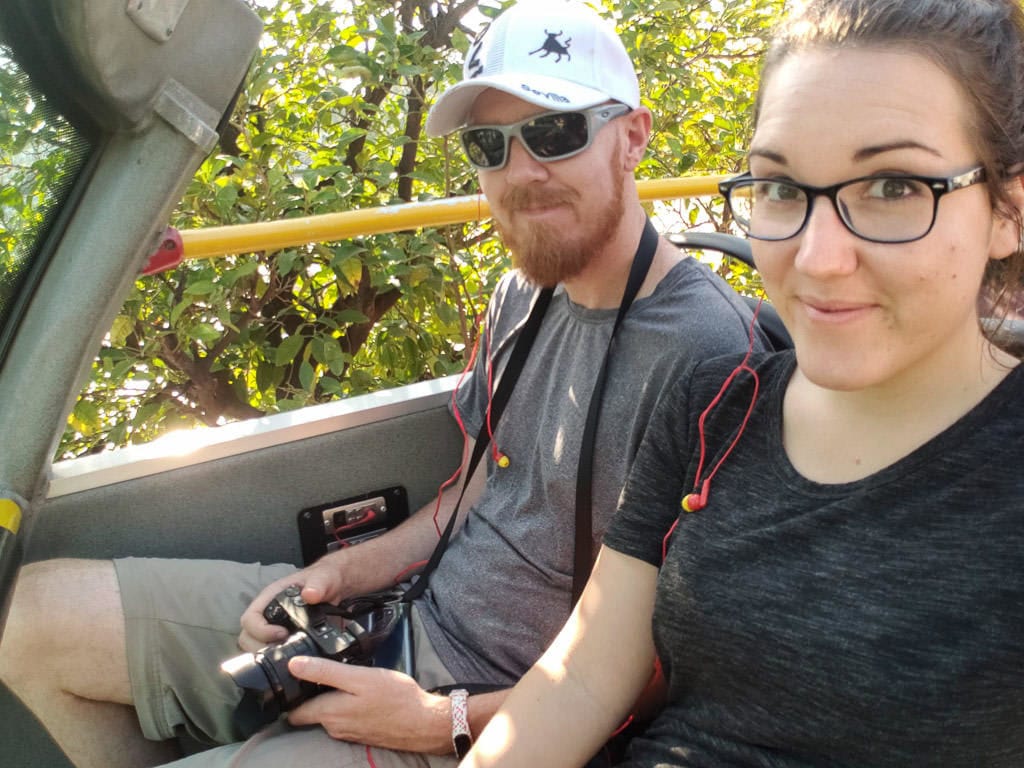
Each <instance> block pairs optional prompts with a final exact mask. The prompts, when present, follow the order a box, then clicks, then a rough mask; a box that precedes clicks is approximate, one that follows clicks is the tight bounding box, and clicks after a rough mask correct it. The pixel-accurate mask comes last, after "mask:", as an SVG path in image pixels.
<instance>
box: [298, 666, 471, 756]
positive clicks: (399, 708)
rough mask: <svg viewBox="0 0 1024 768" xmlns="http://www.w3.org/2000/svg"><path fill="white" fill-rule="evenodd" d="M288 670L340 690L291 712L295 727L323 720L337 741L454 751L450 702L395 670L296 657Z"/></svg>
mask: <svg viewBox="0 0 1024 768" xmlns="http://www.w3.org/2000/svg"><path fill="white" fill-rule="evenodd" d="M288 669H289V671H290V672H291V673H292V674H293V675H294V676H295V677H298V678H301V679H302V680H308V681H310V682H314V683H319V684H321V685H326V686H329V687H331V688H335V689H336V690H334V691H329V692H327V693H322V694H320V695H319V696H314V697H313V698H312V699H309V700H308V701H305V702H303V703H302V704H301V705H300V706H299V707H297V708H296V709H294V710H292V711H291V712H290V713H289V714H288V722H290V723H291V724H292V725H316V724H320V725H322V726H323V727H324V730H326V731H327V733H328V735H329V736H331V737H332V738H335V739H341V740H344V741H351V742H353V743H356V744H367V745H369V746H372V747H383V748H386V749H397V750H405V751H409V752H425V753H429V754H434V755H445V754H450V753H451V752H452V738H451V734H452V721H451V703H450V702H449V701H448V697H447V696H438V695H435V694H432V693H427V692H426V691H425V690H423V689H422V688H420V686H419V684H418V683H417V682H416V681H415V680H413V679H412V678H411V677H409V676H408V675H405V674H402V673H401V672H395V671H393V670H390V669H380V668H377V667H361V666H358V665H355V664H342V663H340V662H337V661H331V660H329V659H321V658H313V657H310V656H297V657H295V658H294V659H292V660H291V661H289V662H288Z"/></svg>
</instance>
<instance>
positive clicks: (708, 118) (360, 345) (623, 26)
mask: <svg viewBox="0 0 1024 768" xmlns="http://www.w3.org/2000/svg"><path fill="white" fill-rule="evenodd" d="M782 4H783V0H753V1H752V0H743V1H741V0H715V1H713V2H703V1H701V0H665V1H663V2H655V3H649V2H646V0H645V1H644V2H640V0H624V2H622V3H621V4H619V5H617V6H614V7H613V6H612V5H611V4H608V5H607V6H606V7H603V8H601V10H602V12H603V13H606V14H607V15H608V16H609V17H610V18H614V19H615V20H616V22H617V23H618V25H619V27H620V30H621V32H622V35H623V38H624V41H625V43H626V46H627V48H628V49H629V50H632V51H636V52H637V54H636V62H637V67H638V70H639V71H640V73H641V77H642V89H643V92H644V94H645V98H646V103H647V104H648V106H650V107H651V109H652V111H653V112H654V114H655V123H654V136H653V138H652V142H651V148H650V151H649V153H648V157H647V159H646V160H645V161H644V163H643V165H642V167H641V169H640V176H641V177H647V178H661V177H666V176H679V175H696V174H704V173H721V172H730V171H733V170H735V169H737V168H738V167H739V165H740V163H741V158H742V152H743V148H744V146H745V144H746V139H747V135H748V133H749V130H750V122H749V121H750V111H751V109H750V108H751V99H752V92H753V87H754V82H755V79H756V70H757V57H758V54H759V52H760V49H761V40H762V39H763V38H764V37H766V29H767V27H768V26H769V25H770V24H771V23H772V21H773V20H774V19H775V18H776V16H777V15H778V14H779V12H780V10H781V7H782ZM502 5H504V4H502ZM500 7H501V5H497V4H493V3H492V4H488V5H486V6H480V7H479V8H476V4H475V3H474V2H472V0H470V2H467V3H463V4H459V3H456V2H438V3H432V4H426V3H418V2H414V1H413V0H393V1H392V2H389V3H383V2H380V1H379V0H367V2H362V3H351V4H349V3H341V2H333V1H331V0H280V2H275V3H260V4H259V5H258V6H257V10H258V11H259V12H260V13H261V15H262V16H263V18H264V22H265V35H264V43H263V46H262V51H261V54H260V56H259V57H258V59H257V61H256V62H255V63H254V66H253V68H252V72H251V73H250V76H249V78H248V81H247V83H246V86H245V88H244V91H243V93H242V95H241V98H240V99H239V103H238V106H237V108H236V110H235V112H234V114H233V117H232V120H231V122H230V125H229V127H228V130H227V131H226V132H225V134H224V136H223V137H222V140H221V142H220V146H219V147H218V149H217V151H216V152H215V153H214V154H213V155H212V156H211V157H210V158H209V159H208V160H207V161H206V162H205V163H204V164H203V166H202V167H201V168H200V169H199V171H198V173H197V174H196V176H195V179H194V181H193V183H192V184H191V186H190V187H189V189H188V192H187V194H186V195H185V198H184V199H183V201H182V202H181V204H180V206H179V207H178V212H177V214H176V215H175V217H174V220H173V221H172V222H171V223H172V224H173V225H175V226H177V227H178V228H180V229H194V228H200V227H208V226H215V225H225V224H238V223H244V222H255V221H274V220H280V219H287V218H291V217H297V216H310V215H317V214H322V213H330V212H337V211H347V210H354V209H360V208H370V207H378V206H382V205H388V204H393V203H401V202H411V201H415V200H419V199H430V198H437V197H444V196H449V195H461V194H467V193H470V192H474V191H475V189H476V179H475V175H474V174H473V173H472V172H471V170H470V168H469V167H468V165H467V164H466V163H465V161H464V160H463V159H462V157H461V155H460V154H458V151H457V149H456V143H455V142H453V141H451V140H448V141H445V140H432V139H431V140H428V139H426V138H425V137H423V136H422V135H421V131H422V124H423V119H424V117H425V114H426V107H427V106H428V105H429V103H431V102H432V101H433V99H434V98H436V95H437V94H438V93H439V92H440V91H441V90H442V89H443V88H444V87H445V86H446V85H448V84H450V83H452V82H454V81H456V80H457V79H458V78H459V77H460V76H461V62H462V55H463V53H464V51H465V50H466V48H467V47H468V44H469V41H470V40H471V38H472V35H473V34H474V33H475V31H476V29H477V28H478V26H479V24H480V20H481V19H482V18H484V17H486V16H492V15H494V13H495V12H497V10H499V9H500ZM598 7H600V6H598ZM668 212H669V216H670V218H671V217H673V216H674V217H677V219H678V224H674V223H673V224H672V226H673V227H676V228H678V229H685V228H688V227H692V226H695V225H700V226H702V227H704V228H724V227H726V226H727V222H724V221H722V206H721V201H720V200H710V199H709V200H701V201H691V202H687V203H682V204H680V206H679V207H678V208H676V209H674V210H673V209H668ZM507 266H508V258H507V254H506V253H505V251H504V249H503V247H502V245H501V243H500V242H499V240H498V239H497V238H495V237H492V232H491V229H490V224H489V223H487V222H483V223H473V224H468V225H466V226H462V227H447V228H444V229H438V230H424V231H408V232H400V233H395V234H389V235H378V236H367V237H362V238H357V239H353V240H350V241H345V242H337V243H317V244H311V245H308V246H303V247H299V248H289V249H285V250H281V251H262V252H257V253H252V254H245V255H241V256H232V257H225V258H220V259H216V260H210V261H201V262H200V261H192V262H187V263H186V264H185V265H184V266H182V267H180V268H178V269H177V270H175V271H173V272H168V273H164V274H162V275H157V276H153V277H146V278H140V279H139V280H138V281H137V282H136V287H135V290H134V291H133V293H132V294H131V296H130V297H129V299H128V301H127V302H126V304H125V306H124V309H123V311H122V313H121V315H120V316H119V317H118V319H117V322H116V323H115V324H114V327H113V328H112V329H111V332H110V334H109V335H108V338H107V340H106V342H105V343H104V346H103V348H102V349H101V350H100V353H99V355H98V356H97V358H96V361H95V363H94V365H93V376H92V380H91V382H90V384H89V386H88V387H87V388H86V390H85V391H83V393H82V394H81V395H80V398H79V401H78V403H77V405H76V407H75V410H74V413H73V415H72V418H71V420H70V421H69V425H68V429H67V430H66V433H65V436H64V440H63V442H62V444H61V447H60V454H61V455H63V456H75V455H81V454H83V453H87V452H91V451H95V450H101V449H103V448H105V447H108V446H114V445H124V444H127V443H135V442H140V441H144V440H148V439H151V438H152V437H154V436H156V435H158V434H160V433H163V432H165V431H167V430H169V429H172V428H176V427H179V426H189V425H195V424H218V423H223V422H224V421H227V420H232V419H238V418H246V417H251V416H257V415H262V414H266V413H272V412H277V411H284V410H289V409H293V408H297V407H301V406H304V405H307V404H311V403H316V402H324V401H327V400H330V399H333V398H337V397H345V396H350V395H355V394H360V393H364V392H369V391H373V390H376V389H380V388H383V387H391V386H396V385H399V384H403V383H408V382H412V381H416V380H421V379H427V378H431V377H436V376H443V375H446V374H449V373H453V372H456V371H458V370H460V369H461V368H462V366H463V365H464V364H465V360H466V358H467V356H468V353H469V350H470V349H471V347H472V345H473V343H474V341H475V338H476V333H477V317H478V316H479V315H480V314H481V313H482V311H483V309H484V307H485V304H486V300H487V297H488V296H489V295H490V292H491V290H492V288H493V286H494V285H495V283H496V281H497V279H498V277H499V276H500V275H501V273H502V272H503V271H504V270H505V269H506V268H507ZM723 269H728V267H723ZM734 279H736V280H737V281H743V280H749V275H745V273H737V276H736V277H735V278H734ZM755 288H756V286H755Z"/></svg>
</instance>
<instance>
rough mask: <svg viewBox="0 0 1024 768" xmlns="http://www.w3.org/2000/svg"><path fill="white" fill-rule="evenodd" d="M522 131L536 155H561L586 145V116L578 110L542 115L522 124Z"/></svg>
mask: <svg viewBox="0 0 1024 768" xmlns="http://www.w3.org/2000/svg"><path fill="white" fill-rule="evenodd" d="M522 133H523V141H525V142H526V144H527V146H529V148H530V150H531V151H532V152H533V153H534V154H535V155H537V157H544V158H556V157H561V156H562V155H568V154H571V153H573V152H578V151H579V150H581V149H583V148H584V147H585V146H587V116H586V115H584V114H582V113H580V112H564V113H561V114H557V115H542V116H541V117H538V118H537V119H536V120H531V121H530V122H528V123H526V124H525V125H523V129H522Z"/></svg>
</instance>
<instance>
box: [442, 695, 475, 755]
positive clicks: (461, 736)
mask: <svg viewBox="0 0 1024 768" xmlns="http://www.w3.org/2000/svg"><path fill="white" fill-rule="evenodd" d="M448 699H449V700H450V701H451V703H452V744H453V745H454V746H455V756H456V757H458V758H459V759H460V760H461V759H462V758H464V757H465V756H466V755H467V754H469V748H470V747H472V746H473V734H472V733H470V731H469V692H468V691H467V690H466V689H465V688H456V689H455V690H453V691H452V692H451V693H449V694H448Z"/></svg>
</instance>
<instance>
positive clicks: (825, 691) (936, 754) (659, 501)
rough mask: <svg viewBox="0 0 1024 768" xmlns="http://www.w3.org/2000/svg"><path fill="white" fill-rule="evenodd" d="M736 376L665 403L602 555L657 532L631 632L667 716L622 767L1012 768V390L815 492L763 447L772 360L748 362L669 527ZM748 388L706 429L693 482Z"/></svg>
mask: <svg viewBox="0 0 1024 768" xmlns="http://www.w3.org/2000/svg"><path fill="white" fill-rule="evenodd" d="M736 362H737V361H736V360H732V359H730V360H725V361H717V360H716V361H711V362H710V363H707V364H703V365H701V366H700V367H699V368H698V369H697V372H696V374H695V375H694V376H693V377H692V378H690V379H688V380H687V379H683V380H682V381H681V382H680V383H679V385H678V386H676V387H675V388H674V389H673V391H672V392H670V393H667V395H666V397H665V398H664V399H663V400H662V402H661V403H660V404H659V406H658V410H657V412H656V413H655V415H654V416H653V417H652V419H651V428H650V430H649V431H648V433H647V435H646V436H645V438H644V441H643V444H642V446H641V448H640V450H639V452H638V454H637V458H636V461H635V463H634V466H633V471H632V472H631V474H630V477H629V481H628V482H627V485H626V488H625V490H624V493H623V501H622V506H621V508H620V511H619V513H618V515H617V517H616V519H615V521H614V524H613V525H612V527H611V529H610V530H609V532H608V535H607V538H606V541H605V543H606V544H607V545H608V546H610V547H613V548H614V549H616V550H618V551H620V552H624V553H626V554H630V555H632V556H635V557H638V558H641V559H644V560H646V561H648V562H650V563H653V564H656V565H658V564H661V559H662V543H663V539H664V536H665V533H666V531H667V530H668V529H669V527H670V526H671V524H672V523H673V522H674V521H675V520H676V519H677V518H678V520H679V523H678V526H677V528H676V530H675V531H674V532H673V533H672V536H671V538H670V539H669V549H668V553H667V557H666V559H665V562H664V565H662V566H661V571H660V573H659V578H658V591H657V600H656V606H655V612H654V624H653V626H654V633H655V642H656V644H657V647H658V653H659V656H660V658H661V660H662V663H663V667H664V671H665V674H666V678H667V680H668V683H669V703H668V705H667V706H666V708H665V710H664V711H663V713H662V714H661V716H660V717H659V718H658V719H657V721H656V722H655V723H654V725H653V726H652V727H651V729H650V730H649V732H648V733H647V734H646V735H645V736H644V737H641V738H638V739H636V740H635V741H634V742H633V762H632V763H630V765H632V766H637V767H638V768H652V767H653V766H657V767H658V768H672V767H679V766H687V768H697V767H699V768H707V767H709V766H715V767H721V766H730V767H732V768H736V767H739V766H779V767H783V766H785V767H787V768H788V767H793V768H795V767H796V766H801V767H803V766H829V767H831V766H857V767H858V768H861V767H864V768H868V767H870V768H885V767H886V766H893V768H897V767H898V768H906V767H907V766H913V767H914V768H920V767H922V766H936V768H938V767H940V766H941V767H942V768H956V767H958V766H964V767H966V766H990V767H996V766H999V767H1005V768H1011V767H1013V768H1019V767H1020V766H1024V474H1022V471H1021V470H1022V467H1024V371H1022V370H1021V369H1020V368H1018V369H1017V370H1015V371H1013V372H1011V373H1010V374H1009V376H1008V377H1007V378H1006V379H1005V380H1004V381H1003V382H1002V384H1001V385H1000V386H999V387H998V388H997V389H996V390H994V391H993V392H992V393H991V394H990V395H989V397H987V398H986V399H985V400H984V401H983V402H982V403H980V404H979V405H978V406H977V407H975V408H974V409H973V410H972V411H971V412H970V413H968V414H967V415H965V416H964V417H963V418H962V419H961V420H960V421H959V422H957V423H956V424H954V425H953V426H951V427H950V428H949V429H947V430H946V431H944V432H943V433H941V434H939V435H938V436H936V437H935V438H934V439H932V440H930V441H929V442H928V443H926V444H925V445H923V446H921V447H920V448H919V449H917V450H915V451H914V452H912V453H911V454H909V455H908V456H906V457H904V458H903V459H901V460H899V461H898V462H896V463H895V464H893V465H891V466H889V467H887V468H885V469H883V470H882V471H880V472H877V473H875V474H874V475H872V476H870V477H868V478H865V479H863V480H859V481H856V482H852V483H843V484H830V485H823V484H820V483H814V482H811V481H809V480H807V479H806V478H804V477H802V476H801V475H800V474H799V473H798V472H797V471H796V470H795V469H794V467H793V466H792V465H791V464H790V463H789V461H788V460H787V458H786V453H785V450H784V449H783V445H782V401H783V394H784V392H785V388H786V384H787V382H788V381H789V378H790V376H791V375H792V372H793V370H794V365H795V362H794V357H793V355H792V354H791V353H786V354H782V355H776V356H772V357H768V358H767V359H765V360H762V361H760V362H759V363H755V368H756V369H757V370H758V371H759V374H760V380H761V393H760V395H759V397H758V401H757V406H756V410H755V411H754V413H753V416H752V418H751V421H750V423H749V425H748V426H747V428H746V430H745V431H744V433H743V435H742V437H741V439H740V440H739V442H738V444H737V446H736V448H735V450H734V452H733V453H732V454H731V455H730V456H729V458H728V459H727V460H726V461H725V462H724V464H723V465H722V468H721V470H720V471H719V472H718V474H717V475H715V477H714V479H713V480H712V482H711V490H710V495H709V500H708V504H707V507H705V508H704V509H703V510H701V511H699V512H695V513H685V512H683V513H681V511H680V500H681V498H682V496H683V495H684V494H685V493H687V492H688V491H689V490H690V489H691V487H692V484H693V479H694V475H695V472H696V466H697V461H698V453H699V450H700V440H699V438H698V430H697V420H698V418H699V416H700V413H701V411H702V410H703V409H704V407H705V406H706V405H707V404H708V403H709V402H710V401H711V399H712V398H713V397H714V396H715V394H716V393H717V392H718V390H719V387H720V386H721V384H722V382H723V381H724V379H725V378H726V376H728V374H729V372H730V371H732V369H733V366H734V365H735V364H736ZM750 381H751V380H750V377H749V376H746V375H744V376H742V377H741V379H740V381H739V382H738V384H737V385H735V386H733V387H732V388H730V389H729V391H728V392H727V394H726V396H725V398H724V399H723V400H722V402H721V403H720V405H718V406H717V407H716V408H715V409H714V410H713V411H711V414H710V416H709V417H708V419H707V423H706V431H707V440H706V444H707V448H708V456H709V458H708V461H709V462H710V463H711V464H714V463H715V462H716V461H717V457H718V456H719V455H721V453H722V451H724V450H725V449H726V448H727V446H728V445H729V443H730V442H731V440H732V436H733V435H734V434H735V430H736V428H737V426H738V425H739V424H740V422H741V421H742V416H743V413H744V412H745V411H746V409H747V407H748V405H749V403H750V398H751V387H750Z"/></svg>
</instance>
